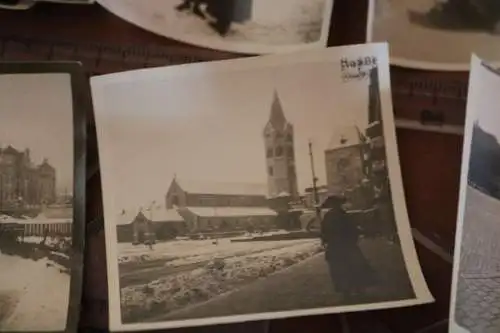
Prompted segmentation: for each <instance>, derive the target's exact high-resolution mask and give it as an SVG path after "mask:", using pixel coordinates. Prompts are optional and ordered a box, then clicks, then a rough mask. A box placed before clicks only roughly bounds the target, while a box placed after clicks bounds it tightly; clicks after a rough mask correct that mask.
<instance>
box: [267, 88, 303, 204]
mask: <svg viewBox="0 0 500 333" xmlns="http://www.w3.org/2000/svg"><path fill="white" fill-rule="evenodd" d="M273 98H274V99H273V102H272V105H271V114H270V116H269V120H268V122H267V124H266V126H265V127H264V133H263V134H264V143H265V153H266V168H267V183H268V193H267V195H268V197H269V198H277V197H280V196H290V197H291V198H292V199H297V198H298V196H299V192H298V185H297V171H296V167H295V148H294V131H293V125H292V124H291V123H289V122H288V120H287V119H286V117H285V114H284V112H283V107H282V105H281V101H280V99H279V96H278V94H277V92H275V93H274V97H273Z"/></svg>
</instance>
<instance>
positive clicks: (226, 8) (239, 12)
mask: <svg viewBox="0 0 500 333" xmlns="http://www.w3.org/2000/svg"><path fill="white" fill-rule="evenodd" d="M205 3H206V4H207V12H208V13H209V14H210V15H211V16H213V17H214V18H215V22H210V23H209V24H210V26H211V27H212V28H213V29H214V30H215V31H217V33H219V34H220V35H221V36H223V37H224V36H226V35H227V33H228V32H229V30H230V29H231V25H232V24H233V22H240V23H241V22H244V21H246V20H248V19H249V18H250V16H251V10H252V0H205Z"/></svg>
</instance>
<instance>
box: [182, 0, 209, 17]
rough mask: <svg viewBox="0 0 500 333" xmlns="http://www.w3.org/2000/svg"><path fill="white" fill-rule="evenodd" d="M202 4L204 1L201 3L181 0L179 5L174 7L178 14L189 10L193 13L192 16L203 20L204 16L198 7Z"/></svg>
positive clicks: (199, 0) (200, 1)
mask: <svg viewBox="0 0 500 333" xmlns="http://www.w3.org/2000/svg"><path fill="white" fill-rule="evenodd" d="M204 2H205V1H203V0H183V1H182V3H181V4H180V5H177V6H176V7H175V9H176V10H177V11H179V12H183V11H186V10H191V11H192V12H193V14H195V15H197V16H199V17H201V18H203V19H204V18H205V14H204V13H203V11H202V10H201V7H200V6H201V5H202V4H203V3H204Z"/></svg>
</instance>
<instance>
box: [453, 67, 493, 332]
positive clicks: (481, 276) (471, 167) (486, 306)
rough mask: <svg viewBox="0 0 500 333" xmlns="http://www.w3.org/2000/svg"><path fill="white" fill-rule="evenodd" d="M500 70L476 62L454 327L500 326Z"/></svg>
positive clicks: (466, 149) (462, 197)
mask: <svg viewBox="0 0 500 333" xmlns="http://www.w3.org/2000/svg"><path fill="white" fill-rule="evenodd" d="M498 89H500V71H496V70H494V69H492V68H491V67H489V65H486V64H485V63H482V61H481V60H480V59H479V58H477V57H474V59H473V61H472V66H471V75H470V82H469V96H468V102H467V103H468V104H467V123H466V131H465V137H464V153H463V162H462V165H463V167H462V168H463V170H462V179H461V188H460V190H461V193H460V203H459V217H458V219H459V220H458V224H457V235H456V244H457V245H456V247H455V263H454V279H453V290H452V302H451V318H452V319H453V321H452V324H451V326H450V332H453V333H495V332H499V331H500V221H499V219H498V216H499V214H500V187H499V183H498V177H499V176H500V175H499V171H498V170H499V169H498V168H499V165H500V143H499V141H498V140H499V138H500V112H499V111H500V97H499V96H498Z"/></svg>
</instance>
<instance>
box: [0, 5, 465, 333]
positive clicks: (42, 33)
mask: <svg viewBox="0 0 500 333" xmlns="http://www.w3.org/2000/svg"><path fill="white" fill-rule="evenodd" d="M366 13H367V0H357V1H356V0H338V1H336V2H335V8H334V14H333V17H332V27H331V33H330V38H329V45H332V46H333V45H344V44H355V43H363V42H364V40H365V31H366V27H365V22H366V17H367V14H366ZM2 38H3V39H2ZM9 38H10V39H19V38H27V39H32V40H52V41H71V42H74V43H81V44H84V43H90V44H92V43H94V44H95V43H97V44H100V45H120V46H134V47H136V46H142V47H147V48H161V50H162V51H161V52H166V53H168V55H169V56H171V57H170V59H169V60H165V59H161V60H158V63H157V65H158V66H159V65H167V64H172V63H180V62H184V61H203V60H215V59H226V58H233V57H236V56H237V55H234V54H230V53H223V52H216V51H212V50H206V49H200V48H197V47H193V46H188V45H185V44H181V43H178V42H174V41H172V40H168V39H166V38H162V37H159V36H156V35H154V34H151V33H149V32H146V31H144V30H141V29H139V28H137V27H135V26H133V25H131V24H128V23H126V22H125V21H123V20H121V19H119V18H117V17H116V16H114V15H112V14H110V13H108V12H106V11H105V10H104V9H102V8H101V7H99V6H98V5H93V6H69V5H54V4H50V5H49V4H47V5H46V4H43V5H42V4H40V5H37V6H36V7H35V8H33V9H31V10H29V11H0V60H1V59H8V60H13V58H17V59H19V58H21V59H23V60H47V59H51V58H50V57H49V56H46V55H47V54H48V53H47V52H42V51H41V50H33V49H32V48H29V47H27V46H21V47H24V49H23V50H22V51H18V52H17V53H16V52H14V53H8V52H6V51H5V50H6V45H5V41H6V40H9ZM40 47H42V46H40ZM64 52H66V54H67V56H68V58H71V59H76V60H80V61H82V62H83V63H84V65H85V66H86V67H87V68H88V71H89V73H90V74H93V73H105V72H113V71H120V70H124V69H128V68H130V69H132V68H139V67H141V65H140V64H138V63H134V62H133V61H130V62H127V64H129V67H126V66H125V67H124V62H126V60H127V59H125V58H124V60H123V61H122V63H120V64H119V65H118V64H116V63H112V62H109V63H107V64H102V63H99V64H98V63H97V62H96V61H95V59H94V58H93V57H92V56H88V57H86V56H85V55H84V54H83V55H82V54H79V55H75V54H73V53H71V51H70V50H69V51H68V50H66V51H64ZM124 57H125V55H124ZM175 59H177V60H175ZM419 75H422V73H419ZM433 75H436V74H435V73H434V74H433ZM439 75H441V74H439ZM442 75H443V76H446V75H447V74H442ZM410 107H411V105H409V106H408V108H410ZM463 107H464V106H457V113H458V114H460V112H462V113H463V111H464V110H463ZM89 130H90V135H89V138H88V140H89V144H88V146H89V148H88V156H89V160H90V162H89V170H92V167H93V165H92V164H93V163H94V164H95V163H96V162H97V161H98V160H97V149H96V145H95V141H96V139H95V133H94V132H93V131H94V127H93V125H92V122H90V125H89ZM397 138H398V146H399V154H400V159H401V167H402V173H403V183H404V186H405V193H406V199H407V205H408V212H409V216H410V221H411V224H412V226H413V227H416V228H418V229H419V230H420V231H421V232H422V233H423V234H425V235H426V236H427V237H429V238H433V239H434V240H437V241H438V243H439V244H440V245H441V246H443V247H444V248H447V249H448V250H450V251H451V250H452V249H453V242H454V233H455V219H456V208H457V201H458V182H459V174H460V158H461V150H462V137H461V136H458V135H449V134H439V133H431V132H421V131H413V130H404V129H398V130H397ZM87 193H88V204H87V215H88V221H89V222H91V221H94V222H92V223H89V228H88V235H87V253H86V254H87V257H86V267H85V279H86V282H85V287H84V297H83V304H84V308H83V313H82V328H100V329H105V328H106V325H107V324H106V311H105V309H106V297H107V290H106V263H105V252H104V236H103V232H102V228H100V226H101V225H100V223H99V217H101V216H102V206H101V192H100V175H99V173H98V172H97V173H95V174H92V175H89V180H88V186H87ZM95 221H97V222H95ZM417 251H418V255H419V259H420V262H421V265H422V267H423V271H424V275H425V277H426V279H427V282H428V284H429V287H430V289H431V291H432V293H433V295H434V296H435V298H436V302H435V303H434V304H430V305H425V306H419V307H411V308H403V309H394V310H384V311H374V312H370V313H354V314H349V315H344V316H342V315H325V316H313V317H305V318H295V319H286V320H273V321H270V322H268V323H266V324H265V325H263V326H262V328H263V330H262V332H273V333H274V332H276V333H277V332H343V331H342V330H341V327H342V323H343V322H345V320H347V321H348V322H349V323H350V324H351V326H352V327H351V328H352V329H351V331H349V332H359V333H363V332H369V333H372V331H370V330H367V328H366V327H365V328H363V329H361V328H360V329H359V330H355V329H354V327H355V326H356V324H359V323H362V322H371V323H374V324H373V325H375V323H382V324H383V325H385V326H386V327H387V328H389V329H390V332H392V333H412V332H419V330H421V329H422V328H424V327H426V326H429V325H432V324H433V323H436V322H439V321H442V320H446V318H447V316H448V308H449V296H450V284H451V282H450V281H451V264H450V263H448V262H446V261H444V260H443V259H442V258H441V257H439V256H437V255H436V254H435V253H433V252H431V251H430V250H429V249H427V248H426V247H424V246H422V245H420V244H417ZM373 325H372V326H370V325H368V327H371V328H372V329H373V327H375V326H373ZM220 329H221V328H220V327H219V328H215V329H214V331H216V332H219V331H220ZM227 329H228V332H229V331H231V332H244V331H248V332H250V331H252V333H253V332H255V333H258V332H257V330H256V329H255V328H252V327H250V326H249V327H248V329H247V330H245V326H241V325H239V326H228V327H227ZM176 331H179V332H181V331H182V332H184V331H186V332H188V331H189V332H194V331H196V332H205V331H207V332H208V330H207V329H202V328H200V329H190V330H176ZM210 331H211V330H210ZM224 331H225V330H224ZM373 332H374V331H373ZM427 332H429V333H431V332H443V333H445V332H447V326H446V325H438V326H436V329H435V330H432V331H431V330H429V331H427ZM374 333H376V332H374ZM381 333H383V332H381Z"/></svg>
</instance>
